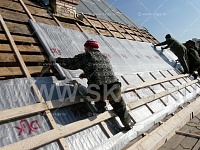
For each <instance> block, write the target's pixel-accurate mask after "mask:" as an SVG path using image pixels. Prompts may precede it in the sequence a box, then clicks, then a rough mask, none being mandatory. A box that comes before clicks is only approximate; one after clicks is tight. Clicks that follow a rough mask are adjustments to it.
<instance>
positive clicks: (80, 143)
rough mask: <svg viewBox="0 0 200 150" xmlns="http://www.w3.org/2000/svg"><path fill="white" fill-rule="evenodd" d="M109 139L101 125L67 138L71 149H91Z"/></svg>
mask: <svg viewBox="0 0 200 150" xmlns="http://www.w3.org/2000/svg"><path fill="white" fill-rule="evenodd" d="M107 139H108V137H106V135H105V133H104V132H103V131H102V129H101V127H100V126H99V125H96V126H93V127H91V128H88V129H85V130H83V131H81V132H79V133H76V134H73V135H71V136H68V137H66V138H65V140H66V142H67V143H68V145H69V148H70V150H90V149H92V148H93V147H94V146H96V145H98V144H100V143H102V142H104V141H106V140H107Z"/></svg>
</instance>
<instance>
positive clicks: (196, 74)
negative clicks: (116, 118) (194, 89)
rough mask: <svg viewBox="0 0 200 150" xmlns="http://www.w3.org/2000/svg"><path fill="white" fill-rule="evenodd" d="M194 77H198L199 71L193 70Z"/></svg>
mask: <svg viewBox="0 0 200 150" xmlns="http://www.w3.org/2000/svg"><path fill="white" fill-rule="evenodd" d="M193 77H194V79H197V77H198V72H197V71H194V72H193Z"/></svg>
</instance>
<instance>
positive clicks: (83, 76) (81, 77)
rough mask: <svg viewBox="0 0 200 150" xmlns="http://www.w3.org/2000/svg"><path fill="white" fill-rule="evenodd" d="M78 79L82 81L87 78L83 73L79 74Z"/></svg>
mask: <svg viewBox="0 0 200 150" xmlns="http://www.w3.org/2000/svg"><path fill="white" fill-rule="evenodd" d="M79 78H80V79H83V78H87V76H86V74H85V73H84V72H83V73H81V74H80V75H79Z"/></svg>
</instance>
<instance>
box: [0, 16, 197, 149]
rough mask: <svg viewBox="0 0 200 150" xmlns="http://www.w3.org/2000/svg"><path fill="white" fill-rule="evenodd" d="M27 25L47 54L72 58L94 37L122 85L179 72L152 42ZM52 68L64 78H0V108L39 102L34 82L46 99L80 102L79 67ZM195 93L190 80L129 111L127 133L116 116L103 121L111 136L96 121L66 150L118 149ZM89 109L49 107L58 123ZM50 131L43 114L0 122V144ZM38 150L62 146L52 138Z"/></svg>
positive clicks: (132, 95)
mask: <svg viewBox="0 0 200 150" xmlns="http://www.w3.org/2000/svg"><path fill="white" fill-rule="evenodd" d="M30 23H31V25H32V27H33V29H34V30H35V31H36V33H37V36H38V38H39V39H40V41H41V43H42V45H43V46H44V49H45V50H46V52H47V54H48V55H49V56H55V57H73V56H75V55H77V54H79V53H82V52H84V51H83V45H84V43H85V41H86V40H87V38H94V39H96V40H97V41H98V42H99V45H100V51H102V53H104V54H106V55H107V56H108V57H109V58H110V60H111V63H112V65H113V68H114V71H115V73H116V75H117V77H118V78H119V80H120V81H121V82H122V85H123V87H124V86H126V85H134V84H135V85H137V84H140V83H143V82H148V81H154V80H157V79H162V78H165V77H171V76H174V75H178V73H177V72H176V71H175V69H174V68H173V66H174V65H175V61H174V60H176V58H175V56H174V55H173V54H172V53H170V52H169V51H164V53H162V54H160V49H159V48H158V50H155V49H154V48H153V47H152V44H150V43H145V42H137V41H129V40H126V39H117V38H114V37H105V36H102V35H93V34H86V33H82V32H78V31H73V30H69V29H65V28H61V27H55V26H51V25H46V24H42V23H36V22H33V21H31V20H30ZM178 65H179V64H177V65H176V66H178ZM56 68H57V69H58V71H59V72H60V75H61V76H62V77H63V79H61V80H58V79H57V78H56V77H54V76H53V77H38V78H31V79H27V78H20V79H17V78H16V79H10V80H1V81H0V82H1V84H0V89H1V91H3V92H1V94H0V104H1V105H0V108H1V110H6V109H12V108H16V107H21V106H27V105H32V104H36V103H38V102H39V101H38V99H37V97H36V96H35V93H34V92H33V90H32V83H35V84H36V85H37V87H38V89H39V90H40V92H41V94H42V96H43V98H44V100H45V101H46V102H49V101H51V102H53V101H55V100H59V101H60V102H61V105H62V102H63V101H65V100H66V101H70V100H73V102H80V100H81V98H82V97H81V94H80V93H79V92H78V91H75V92H74V90H76V89H75V87H74V86H73V84H72V83H71V82H70V81H71V79H76V80H77V81H78V82H79V83H81V84H82V86H83V87H85V88H86V87H87V81H86V80H81V79H78V78H77V77H78V75H79V74H80V72H81V71H80V70H77V71H71V70H66V69H63V68H62V67H60V66H59V65H57V66H56ZM190 81H191V80H190V79H189V78H182V79H178V80H174V81H170V82H165V83H162V84H157V85H153V86H149V87H145V88H141V89H137V90H135V91H129V92H124V93H123V94H122V96H123V98H124V100H125V102H126V103H131V102H134V101H138V100H140V99H141V98H146V97H148V96H150V95H153V94H154V93H159V92H162V91H165V90H166V89H168V88H173V87H175V86H179V85H181V84H184V83H187V82H190ZM199 93H200V90H199V85H198V84H193V85H191V86H188V87H185V88H184V89H182V90H179V91H177V92H174V93H171V94H169V95H167V96H164V97H162V98H160V99H155V100H154V101H152V102H149V103H148V104H147V105H142V106H139V107H137V108H134V109H132V110H130V112H129V113H130V114H131V116H132V118H133V119H134V121H135V122H136V123H135V124H134V126H133V129H131V130H129V131H128V132H124V131H122V127H123V125H122V123H121V122H120V120H119V118H118V117H115V118H111V119H108V120H106V121H105V123H106V125H107V127H108V129H109V130H110V132H111V134H112V135H113V136H111V137H108V136H107V134H106V133H105V130H104V129H102V127H101V126H100V125H99V124H97V125H94V126H91V127H88V128H86V129H84V130H81V131H79V132H76V133H74V134H71V135H69V136H66V137H64V139H65V141H66V143H67V145H68V146H69V149H70V150H80V149H84V150H94V149H95V150H106V149H109V150H120V149H122V148H123V147H124V146H125V145H126V144H128V143H129V142H130V141H131V140H133V139H134V138H136V137H138V136H139V135H141V134H142V133H144V132H146V131H147V130H149V129H150V128H151V127H153V126H154V125H155V124H156V123H158V122H159V121H161V120H162V119H163V118H165V117H166V116H167V115H169V114H171V113H173V112H174V111H175V110H176V109H177V108H178V107H180V106H181V105H182V104H183V103H185V102H188V101H190V100H191V99H193V98H194V97H195V96H196V95H197V94H199ZM69 97H70V98H71V99H69ZM91 113H92V112H91V109H90V108H89V106H88V105H87V104H86V103H85V102H81V103H78V104H74V105H70V106H66V107H62V108H58V109H53V110H51V114H52V116H53V118H54V120H55V122H56V124H57V125H58V127H62V126H65V125H67V124H70V123H73V122H77V121H80V120H83V119H87V118H88V117H90V116H91ZM49 130H51V125H50V124H49V121H48V119H47V118H46V117H45V115H44V114H43V112H41V113H37V114H32V115H31V116H25V117H21V118H17V119H11V120H9V121H4V122H1V124H0V131H1V132H0V134H1V141H0V146H1V147H2V146H5V145H8V144H11V143H15V142H17V141H20V140H23V139H26V138H30V137H33V136H36V135H38V134H42V133H44V132H46V131H49ZM38 149H40V150H43V149H61V148H60V147H59V145H58V142H57V141H55V142H52V143H50V144H47V145H45V146H42V147H40V148H38Z"/></svg>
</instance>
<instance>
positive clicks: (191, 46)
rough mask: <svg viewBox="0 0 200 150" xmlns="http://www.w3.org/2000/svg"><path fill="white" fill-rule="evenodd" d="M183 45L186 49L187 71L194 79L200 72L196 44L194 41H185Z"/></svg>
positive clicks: (199, 58) (199, 59) (199, 60)
mask: <svg viewBox="0 0 200 150" xmlns="http://www.w3.org/2000/svg"><path fill="white" fill-rule="evenodd" d="M184 45H185V47H186V48H187V50H188V66H189V73H190V74H191V75H193V77H194V79H196V78H197V77H198V75H199V74H200V57H199V54H198V51H197V49H198V48H197V46H196V43H195V42H194V41H191V40H189V41H187V42H186V43H184Z"/></svg>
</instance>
